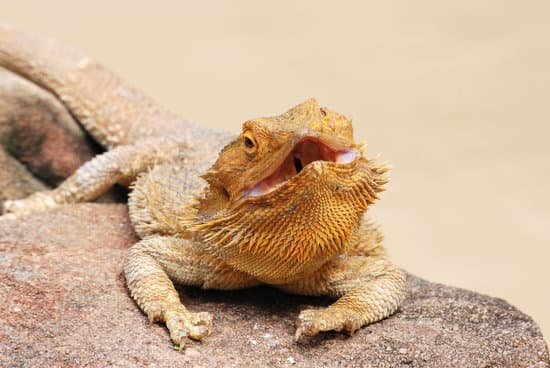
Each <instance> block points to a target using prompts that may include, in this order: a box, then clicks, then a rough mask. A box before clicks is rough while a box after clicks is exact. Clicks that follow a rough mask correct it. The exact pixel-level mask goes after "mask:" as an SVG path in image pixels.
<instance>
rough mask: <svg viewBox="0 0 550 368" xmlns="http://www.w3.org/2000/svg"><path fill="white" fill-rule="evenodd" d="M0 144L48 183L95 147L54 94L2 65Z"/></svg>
mask: <svg viewBox="0 0 550 368" xmlns="http://www.w3.org/2000/svg"><path fill="white" fill-rule="evenodd" d="M0 145H1V146H4V147H5V149H6V151H7V152H8V153H9V154H10V155H12V156H13V157H15V158H16V159H17V160H19V161H20V162H22V163H24V164H25V166H27V167H28V168H29V170H30V171H31V172H32V173H33V174H34V175H36V176H37V177H39V178H41V179H42V180H44V181H45V182H46V183H48V184H52V185H55V184H58V183H59V182H60V181H61V180H63V179H64V178H66V177H67V176H69V175H71V174H72V173H73V172H74V171H75V170H76V169H77V168H79V167H80V166H82V164H83V163H85V162H86V161H88V160H89V159H91V158H92V157H93V156H94V155H95V153H97V147H96V146H95V145H94V144H93V143H92V142H91V140H90V139H89V138H88V137H87V136H86V134H85V133H84V132H83V131H82V130H81V129H80V127H79V125H78V123H76V121H75V120H74V119H73V117H72V116H71V114H70V113H69V112H68V110H67V109H66V108H65V106H63V105H62V104H61V102H59V100H57V98H56V97H55V96H53V95H52V94H51V93H50V92H48V91H46V90H44V89H42V88H40V87H38V86H37V85H35V84H33V83H31V82H29V81H28V80H26V79H24V78H22V77H20V76H18V75H16V74H14V73H12V72H10V71H8V70H6V69H3V68H0Z"/></svg>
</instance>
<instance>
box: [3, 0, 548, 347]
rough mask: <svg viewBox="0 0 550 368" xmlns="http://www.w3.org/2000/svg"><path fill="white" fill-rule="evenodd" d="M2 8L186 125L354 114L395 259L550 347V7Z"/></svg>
mask: <svg viewBox="0 0 550 368" xmlns="http://www.w3.org/2000/svg"><path fill="white" fill-rule="evenodd" d="M328 3H329V2H321V1H300V2H295V1H277V2H260V1H232V2H221V1H219V2H208V1H202V2H191V1H187V2H183V1H181V2H167V1H165V2H160V1H157V2H148V5H142V4H139V5H137V4H138V2H136V1H116V2H113V1H94V2H87V3H84V2H74V1H68V0H64V1H55V2H37V1H35V2H31V1H18V2H14V1H13V2H8V1H2V2H1V3H0V4H1V5H0V8H1V11H0V13H1V16H0V21H1V22H7V23H12V24H14V25H18V26H21V27H24V28H26V29H29V30H33V31H36V32H40V33H42V34H46V35H50V36H52V37H55V38H57V39H60V40H62V41H64V42H66V43H69V44H72V45H74V46H76V47H78V48H80V49H82V50H85V51H86V52H87V53H88V54H89V55H91V56H93V57H95V58H97V59H99V60H101V61H103V62H104V63H106V64H108V65H110V66H112V67H113V68H114V69H115V70H117V71H118V72H119V73H120V74H122V75H123V76H124V77H125V78H126V79H128V80H130V81H131V82H133V83H134V84H135V85H136V86H138V87H140V88H142V89H143V90H145V91H147V92H148V93H149V94H151V95H152V96H154V97H155V98H156V99H157V100H159V101H161V102H162V103H164V104H165V105H167V106H168V107H170V108H172V109H173V110H175V111H177V112H179V113H181V114H182V115H184V116H186V117H189V118H191V119H193V120H196V121H200V122H202V123H203V124H205V125H208V126H213V127H221V128H226V129H230V130H234V131H236V130H238V129H239V127H240V123H241V122H242V121H244V120H245V119H246V118H249V117H254V116H257V115H270V114H274V113H278V112H280V111H282V110H284V109H286V108H288V107H290V106H291V105H293V104H296V103H298V102H300V101H301V100H304V99H305V98H307V97H310V96H314V97H317V98H318V99H319V100H320V101H321V103H322V104H325V105H327V106H328V107H330V108H332V109H334V110H337V111H340V112H345V113H347V114H349V115H350V116H351V117H353V118H354V120H355V122H356V126H357V132H356V135H357V138H359V139H361V140H367V141H368V142H369V143H370V146H369V152H370V153H371V154H374V153H377V152H379V151H383V157H384V158H386V159H388V160H389V161H391V162H392V164H393V166H394V170H393V175H392V182H391V184H390V186H389V190H388V192H387V193H385V194H384V195H383V199H382V201H381V202H380V203H379V204H378V205H377V206H376V208H375V209H374V211H373V215H375V217H376V218H377V219H378V220H379V222H381V223H382V224H383V226H384V229H385V232H386V234H387V242H388V246H389V248H390V251H391V253H392V254H393V258H394V259H395V261H396V262H398V263H399V264H400V265H402V266H403V267H404V268H406V269H407V270H409V271H411V272H413V273H415V274H417V275H420V276H422V277H425V278H427V279H430V280H433V281H438V282H442V283H446V284H451V285H456V286H461V287H464V288H468V289H473V290H477V291H481V292H484V293H487V294H490V295H493V296H499V297H502V298H504V299H506V300H508V301H510V302H511V303H513V304H515V305H517V306H518V307H519V308H521V309H522V310H523V311H525V312H527V313H528V314H530V315H532V316H533V317H534V318H535V320H536V321H537V322H538V323H539V324H540V326H541V327H542V329H543V333H544V334H545V336H546V338H547V339H548V338H549V336H550V286H549V285H548V284H549V282H550V265H549V260H550V194H549V192H548V188H550V142H549V136H550V102H549V97H550V2H548V1H547V0H540V1H531V0H529V1H497V0H490V1H489V0H486V1H483V2H480V1H474V0H467V1H437V0H434V1H415V2H411V1H402V2H401V3H400V4H397V2H381V1H378V2H375V1H372V2H371V1H354V2H350V1H345V2H339V3H338V4H339V5H335V4H336V2H330V3H331V4H333V5H328Z"/></svg>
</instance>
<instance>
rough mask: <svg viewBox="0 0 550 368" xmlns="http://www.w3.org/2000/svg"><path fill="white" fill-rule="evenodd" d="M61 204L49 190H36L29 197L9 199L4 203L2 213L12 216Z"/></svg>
mask: <svg viewBox="0 0 550 368" xmlns="http://www.w3.org/2000/svg"><path fill="white" fill-rule="evenodd" d="M57 206H59V204H58V203H56V202H55V200H54V199H53V198H52V197H51V196H50V195H49V193H48V192H36V193H33V194H31V195H30V196H28V197H27V198H23V199H17V200H8V201H5V202H4V203H3V204H2V208H1V210H2V211H1V213H2V214H4V216H9V217H10V218H15V217H19V216H20V215H25V214H28V213H33V212H39V211H44V210H47V209H49V208H54V207H57Z"/></svg>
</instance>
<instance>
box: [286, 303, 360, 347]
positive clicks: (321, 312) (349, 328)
mask: <svg viewBox="0 0 550 368" xmlns="http://www.w3.org/2000/svg"><path fill="white" fill-rule="evenodd" d="M362 325H363V323H362V322H361V316H360V315H358V314H357V312H354V311H351V310H348V309H341V308H324V309H306V310H303V311H302V312H300V315H299V316H298V328H297V329H296V335H295V339H296V341H299V340H300V338H301V337H302V336H315V335H317V334H318V333H319V332H321V331H344V332H347V333H348V334H349V335H352V334H353V333H354V332H355V331H357V330H358V329H359V328H361V326H362Z"/></svg>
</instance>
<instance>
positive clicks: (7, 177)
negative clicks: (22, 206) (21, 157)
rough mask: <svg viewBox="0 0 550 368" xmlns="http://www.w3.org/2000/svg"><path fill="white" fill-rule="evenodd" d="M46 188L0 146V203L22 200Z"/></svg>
mask: <svg viewBox="0 0 550 368" xmlns="http://www.w3.org/2000/svg"><path fill="white" fill-rule="evenodd" d="M45 189H46V186H45V185H44V184H43V183H42V182H41V181H40V180H38V179H37V178H35V177H34V175H32V174H31V173H30V172H29V171H28V170H27V168H26V167H25V166H23V165H22V164H21V163H20V162H19V161H17V160H15V159H14V158H13V157H11V156H10V155H9V154H8V153H7V152H6V151H5V150H4V148H3V147H2V146H0V203H1V202H2V201H5V200H6V199H19V198H24V197H26V196H28V195H30V194H32V193H34V192H37V191H39V190H45Z"/></svg>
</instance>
